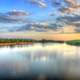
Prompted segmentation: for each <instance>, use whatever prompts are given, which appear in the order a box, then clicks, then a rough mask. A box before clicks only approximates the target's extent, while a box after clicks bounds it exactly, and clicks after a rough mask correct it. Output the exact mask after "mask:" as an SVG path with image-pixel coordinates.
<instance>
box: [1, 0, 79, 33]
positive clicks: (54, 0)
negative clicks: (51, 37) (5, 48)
mask: <svg viewBox="0 0 80 80" xmlns="http://www.w3.org/2000/svg"><path fill="white" fill-rule="evenodd" d="M75 1H77V2H78V5H80V4H79V1H80V0H0V31H1V29H2V32H3V31H6V28H7V29H8V28H11V27H12V28H13V27H14V26H15V27H19V26H24V25H26V24H27V23H31V22H36V23H41V22H44V23H45V24H46V25H48V26H47V28H49V29H50V27H51V28H52V27H53V28H52V29H54V27H56V28H57V26H58V27H59V25H60V26H62V25H63V24H65V25H75V26H77V23H76V24H74V23H75V22H76V21H78V22H79V20H80V15H79V10H80V9H78V8H79V7H78V5H77V3H76V2H75ZM72 5H73V6H72ZM74 6H76V8H74ZM77 9H78V11H77ZM73 20H74V23H73V22H72V21H73ZM50 22H51V23H50ZM4 23H6V24H7V25H6V24H4ZM34 24H35V23H34ZM51 25H53V26H51ZM55 25H56V26H55ZM35 26H37V25H35ZM41 26H43V27H44V25H41ZM63 26H64V25H63ZM78 26H79V24H78ZM2 27H3V28H4V29H3V28H2ZM79 29H80V27H79Z"/></svg>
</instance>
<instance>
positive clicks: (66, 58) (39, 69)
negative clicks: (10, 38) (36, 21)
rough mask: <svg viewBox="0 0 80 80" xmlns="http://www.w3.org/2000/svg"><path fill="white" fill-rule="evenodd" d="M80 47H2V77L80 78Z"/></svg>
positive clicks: (64, 45)
mask: <svg viewBox="0 0 80 80" xmlns="http://www.w3.org/2000/svg"><path fill="white" fill-rule="evenodd" d="M79 60H80V47H79V46H71V45H67V44H65V43H45V44H41V43H35V44H32V45H31V44H30V45H16V46H12V47H10V46H2V47H0V77H17V76H24V75H26V76H28V75H39V76H42V75H44V76H46V75H47V76H56V75H61V74H64V75H67V76H69V75H71V76H80V61H79Z"/></svg>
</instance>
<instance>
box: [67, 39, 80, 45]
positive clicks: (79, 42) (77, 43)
mask: <svg viewBox="0 0 80 80" xmlns="http://www.w3.org/2000/svg"><path fill="white" fill-rule="evenodd" d="M66 43H67V44H69V45H75V46H80V40H71V41H66Z"/></svg>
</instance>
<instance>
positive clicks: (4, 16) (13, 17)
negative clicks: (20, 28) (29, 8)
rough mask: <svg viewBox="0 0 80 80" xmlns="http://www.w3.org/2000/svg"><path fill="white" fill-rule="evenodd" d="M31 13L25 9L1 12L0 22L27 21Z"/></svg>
mask: <svg viewBox="0 0 80 80" xmlns="http://www.w3.org/2000/svg"><path fill="white" fill-rule="evenodd" d="M29 15H30V14H29V13H28V12H24V11H18V10H15V11H9V12H6V13H0V23H5V22H6V23H11V22H26V21H28V20H27V19H26V17H27V16H29Z"/></svg>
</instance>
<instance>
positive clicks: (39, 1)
mask: <svg viewBox="0 0 80 80" xmlns="http://www.w3.org/2000/svg"><path fill="white" fill-rule="evenodd" d="M26 1H28V2H30V3H31V4H33V5H38V6H39V7H41V8H46V7H47V4H46V2H45V1H44V0H26Z"/></svg>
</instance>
